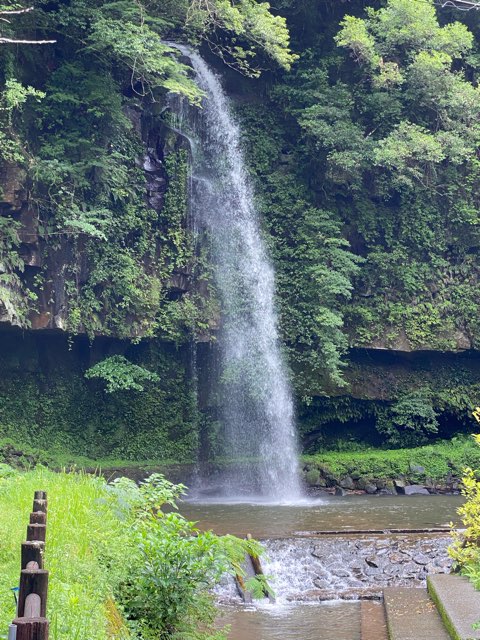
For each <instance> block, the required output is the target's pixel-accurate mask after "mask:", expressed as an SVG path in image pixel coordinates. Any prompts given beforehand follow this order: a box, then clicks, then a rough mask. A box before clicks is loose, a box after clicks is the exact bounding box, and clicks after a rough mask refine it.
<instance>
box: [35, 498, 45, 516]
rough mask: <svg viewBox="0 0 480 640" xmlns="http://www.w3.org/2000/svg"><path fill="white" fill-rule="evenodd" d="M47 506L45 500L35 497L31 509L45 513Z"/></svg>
mask: <svg viewBox="0 0 480 640" xmlns="http://www.w3.org/2000/svg"><path fill="white" fill-rule="evenodd" d="M47 507H48V503H47V501H46V500H43V499H42V500H39V499H38V498H36V499H35V500H34V501H33V509H32V511H43V513H47Z"/></svg>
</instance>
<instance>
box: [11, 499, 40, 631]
mask: <svg viewBox="0 0 480 640" xmlns="http://www.w3.org/2000/svg"><path fill="white" fill-rule="evenodd" d="M46 533H47V494H46V493H45V491H35V495H34V500H33V509H32V513H31V514H30V524H29V525H28V527H27V540H26V542H23V543H22V558H21V571H20V588H19V591H18V603H17V617H16V618H15V620H14V621H13V622H12V624H11V625H10V629H9V635H8V638H9V640H48V620H47V618H46V611H47V594H48V571H46V570H45V569H44V568H43V557H44V552H45V539H46Z"/></svg>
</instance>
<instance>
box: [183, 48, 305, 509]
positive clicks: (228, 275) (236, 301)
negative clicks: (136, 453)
mask: <svg viewBox="0 0 480 640" xmlns="http://www.w3.org/2000/svg"><path fill="white" fill-rule="evenodd" d="M178 48H179V49H180V51H181V52H182V53H183V54H184V55H186V56H188V58H189V59H190V60H191V63H192V66H193V68H194V71H195V74H196V78H197V83H198V85H199V87H200V88H201V89H202V91H203V92H204V94H205V97H204V99H203V104H202V108H201V109H199V108H195V107H190V106H189V105H188V104H187V103H186V101H182V100H180V101H176V102H175V104H174V105H173V110H174V111H175V112H176V115H177V117H178V121H179V122H178V126H179V128H180V129H181V130H182V131H183V132H184V133H185V134H186V135H187V136H188V138H189V140H190V143H191V155H192V159H191V164H192V166H191V172H192V192H191V209H192V216H193V220H194V224H195V227H196V228H197V229H198V230H200V232H202V233H204V234H205V236H206V237H207V238H208V242H209V247H210V254H211V259H212V263H213V270H214V277H215V284H216V287H217V290H218V294H219V298H220V303H221V308H222V327H221V332H220V335H219V346H220V349H221V354H222V384H221V391H220V396H221V397H220V404H221V408H222V420H223V422H224V425H225V442H226V456H227V457H228V458H229V461H230V462H234V463H235V464H234V466H235V467H236V468H237V469H238V471H237V472H236V473H235V472H232V473H231V474H229V475H228V480H226V481H225V482H224V487H223V492H224V494H225V495H226V496H227V497H235V496H240V495H241V496H248V497H249V498H252V497H254V496H255V497H261V498H263V499H267V500H275V501H291V500H295V499H298V497H299V496H300V486H299V480H298V473H297V451H296V441H295V426H294V411H293V402H292V396H291V391H290V388H289V383H288V380H287V375H286V371H285V365H284V363H283V359H282V354H281V350H280V346H279V340H278V329H277V317H276V313H275V305H274V295H275V285H274V271H273V268H272V265H271V263H270V261H269V259H268V257H267V254H266V250H265V245H264V242H263V239H262V234H261V231H260V227H259V220H258V215H257V212H256V210H255V205H254V193H253V190H252V186H251V184H250V180H249V178H248V175H247V170H246V167H245V161H244V158H243V154H242V150H241V144H240V131H239V127H238V125H237V123H236V122H235V120H234V118H233V116H232V113H231V109H230V104H229V100H228V98H227V97H226V95H225V93H224V91H223V89H222V86H221V84H220V81H219V79H218V77H217V76H216V75H215V74H214V73H213V71H212V70H211V69H210V68H209V67H208V65H207V64H206V62H205V61H204V60H203V59H202V58H201V57H200V55H198V54H197V53H195V52H193V51H191V50H190V49H188V48H186V47H183V46H178Z"/></svg>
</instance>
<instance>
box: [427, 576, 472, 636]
mask: <svg viewBox="0 0 480 640" xmlns="http://www.w3.org/2000/svg"><path fill="white" fill-rule="evenodd" d="M427 585H428V591H429V593H430V595H431V596H432V598H433V600H434V601H435V603H436V605H437V607H438V610H439V612H440V615H441V616H442V619H443V622H444V624H445V626H446V627H447V629H448V631H449V633H450V636H451V638H452V639H453V640H476V639H477V638H480V629H477V630H474V629H473V628H472V627H473V625H474V624H475V623H476V622H480V591H476V590H475V589H474V587H473V585H472V583H471V582H470V581H469V580H468V578H465V577H463V576H458V575H452V574H449V575H434V576H428V578H427Z"/></svg>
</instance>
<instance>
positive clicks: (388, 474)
mask: <svg viewBox="0 0 480 640" xmlns="http://www.w3.org/2000/svg"><path fill="white" fill-rule="evenodd" d="M302 461H303V463H304V465H305V466H308V468H309V473H313V471H314V470H315V468H316V469H322V470H323V471H324V472H325V471H326V472H330V473H331V474H333V475H334V476H336V477H342V476H347V475H351V474H352V473H356V474H360V475H361V476H363V477H369V478H388V479H391V480H393V479H395V478H398V477H400V476H405V477H410V476H412V477H413V476H415V480H416V481H421V480H426V479H427V478H430V479H432V480H434V481H435V480H444V479H445V478H446V477H447V476H449V474H451V475H453V476H457V477H459V476H461V475H462V470H463V468H464V467H466V466H471V467H477V468H478V466H479V465H480V451H479V448H478V447H477V446H476V445H475V443H474V442H473V439H471V438H468V439H454V440H452V441H450V442H441V443H437V444H434V445H428V446H425V447H417V448H413V449H390V450H389V449H368V450H364V451H356V452H355V451H351V452H334V451H329V452H325V453H321V454H316V455H310V456H302ZM410 465H419V466H422V467H424V469H425V471H424V472H423V473H421V474H419V473H415V474H413V473H412V471H411V466H410Z"/></svg>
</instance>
